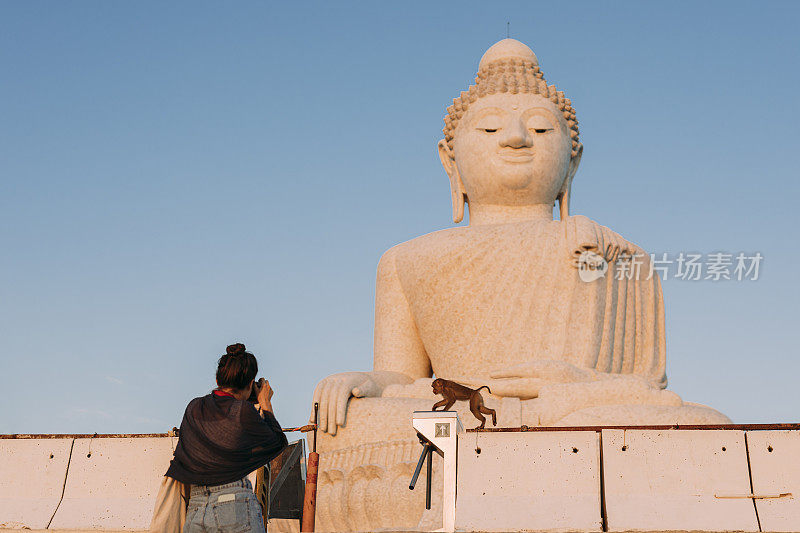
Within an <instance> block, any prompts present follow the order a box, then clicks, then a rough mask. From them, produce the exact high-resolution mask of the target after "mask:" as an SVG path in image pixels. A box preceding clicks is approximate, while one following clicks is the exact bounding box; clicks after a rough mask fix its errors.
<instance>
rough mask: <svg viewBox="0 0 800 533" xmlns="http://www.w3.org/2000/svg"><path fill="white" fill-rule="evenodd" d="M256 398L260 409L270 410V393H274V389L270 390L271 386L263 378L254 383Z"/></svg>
mask: <svg viewBox="0 0 800 533" xmlns="http://www.w3.org/2000/svg"><path fill="white" fill-rule="evenodd" d="M255 387H256V391H257V393H256V394H257V395H256V397H257V398H258V406H259V407H260V408H261V410H262V411H269V412H270V413H271V412H272V395H273V394H275V391H274V390H272V387H271V386H270V384H269V381H267V380H266V379H264V378H261V379H259V380H258V382H257V383H256V384H255Z"/></svg>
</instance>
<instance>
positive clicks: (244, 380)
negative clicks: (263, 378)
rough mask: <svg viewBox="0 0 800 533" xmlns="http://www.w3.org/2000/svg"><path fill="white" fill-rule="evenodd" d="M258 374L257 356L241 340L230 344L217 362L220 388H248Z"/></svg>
mask: <svg viewBox="0 0 800 533" xmlns="http://www.w3.org/2000/svg"><path fill="white" fill-rule="evenodd" d="M257 374H258V361H256V356H255V355H253V354H251V353H250V352H248V351H247V348H245V346H244V344H242V343H240V342H237V343H236V344H231V345H230V346H228V347H227V348H226V349H225V355H223V356H222V357H220V358H219V361H218V362H217V386H218V387H220V388H229V389H234V390H243V389H246V388H247V387H248V386H249V385H250V383H251V382H252V381H253V380H254V379H255V378H256V375H257Z"/></svg>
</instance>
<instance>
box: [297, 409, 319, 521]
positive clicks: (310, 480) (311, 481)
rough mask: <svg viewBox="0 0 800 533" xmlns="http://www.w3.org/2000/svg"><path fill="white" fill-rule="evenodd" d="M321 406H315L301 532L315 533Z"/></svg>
mask: <svg viewBox="0 0 800 533" xmlns="http://www.w3.org/2000/svg"><path fill="white" fill-rule="evenodd" d="M318 415H319V404H318V403H315V404H314V444H313V448H312V451H310V452H309V453H308V464H307V465H306V492H305V496H304V497H303V521H302V523H301V525H300V531H302V532H313V531H314V518H315V517H314V515H315V514H316V512H317V472H318V471H319V454H318V453H317V428H316V426H317V424H318V423H319V421H318V418H319V416H318Z"/></svg>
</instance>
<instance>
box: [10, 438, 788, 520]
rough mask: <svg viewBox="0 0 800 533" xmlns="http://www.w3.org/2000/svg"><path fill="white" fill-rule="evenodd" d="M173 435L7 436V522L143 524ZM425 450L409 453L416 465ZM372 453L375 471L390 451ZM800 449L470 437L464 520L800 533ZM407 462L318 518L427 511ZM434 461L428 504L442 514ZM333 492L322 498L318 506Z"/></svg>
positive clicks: (463, 471) (462, 485) (757, 442)
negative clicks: (387, 486)
mask: <svg viewBox="0 0 800 533" xmlns="http://www.w3.org/2000/svg"><path fill="white" fill-rule="evenodd" d="M175 442H176V439H174V438H170V437H161V438H118V439H117V438H106V439H83V438H78V439H0V530H1V529H23V528H24V529H31V530H44V529H48V527H49V530H50V531H53V530H69V531H72V532H77V531H87V530H93V531H97V530H105V531H112V530H125V531H144V530H146V529H147V528H148V526H149V522H150V514H151V512H152V509H153V504H154V500H155V497H156V493H157V489H158V486H159V483H160V481H161V476H162V475H163V473H164V472H165V471H166V468H167V465H168V463H169V460H170V458H171V457H172V450H173V447H174V445H175ZM476 448H480V450H481V452H480V453H477V452H476ZM419 450H421V448H419V445H416V447H412V448H411V449H408V450H405V449H403V452H404V453H405V454H406V455H408V458H409V460H410V461H415V459H416V456H417V454H418V451H419ZM575 450H577V451H575ZM367 452H369V450H365V454H364V458H366V459H368V462H375V463H376V464H375V469H376V470H377V469H378V467H380V466H381V465H380V464H378V462H379V460H380V458H381V457H382V455H380V454H378V455H374V454H372V453H367ZM798 457H800V431H798V430H790V431H739V430H735V431H734V430H698V431H691V430H690V431H687V430H642V429H627V430H616V429H612V430H603V431H602V432H601V433H597V432H594V431H588V432H587V431H551V432H530V433H479V434H477V435H476V434H475V433H467V434H465V435H462V437H461V438H460V441H459V451H458V481H457V486H458V487H457V489H458V500H457V504H456V524H457V526H458V528H459V530H467V531H469V530H472V531H493V530H494V531H497V530H503V531H512V530H515V529H516V530H522V529H525V530H528V531H536V530H540V531H544V530H550V531H554V530H562V531H564V530H570V531H602V529H603V527H605V528H606V529H607V530H608V531H672V530H683V531H687V530H688V531H700V530H705V531H759V530H760V531H800V461H798ZM437 459H438V457H437ZM373 460H374V461H373ZM408 466H409V468H406V469H404V470H403V471H402V472H398V473H395V474H396V475H395V476H394V477H393V479H394V480H395V482H394V483H393V484H392V486H391V490H389V491H373V490H371V488H372V486H373V485H374V483H375V481H376V480H377V479H378V478H376V477H374V476H373V475H372V474H370V473H369V472H366V471H365V473H364V475H363V476H362V477H359V478H358V479H357V480H356V482H355V483H357V486H354V487H352V488H353V490H355V492H356V493H357V494H360V495H362V496H361V497H362V500H363V501H362V500H358V499H356V500H351V501H349V502H348V505H346V506H344V507H343V508H341V509H337V510H336V513H333V512H332V510H330V509H328V514H330V516H337V517H339V519H341V520H336V521H331V522H330V523H323V524H322V525H323V526H326V529H334V530H347V529H349V528H348V527H347V524H348V523H349V519H348V517H349V516H350V515H353V516H355V515H359V516H360V515H362V514H363V515H364V516H366V517H367V518H365V520H368V521H369V522H375V523H378V524H380V525H381V526H383V527H389V528H392V529H406V530H407V529H408V527H407V526H406V527H404V526H403V524H401V523H400V522H401V521H398V522H397V523H396V524H389V523H388V522H387V521H390V520H389V519H390V518H393V519H396V518H397V517H396V516H395V513H393V511H392V509H393V508H394V507H396V504H397V503H398V501H401V500H403V499H406V498H409V497H414V499H415V502H418V505H419V507H420V511H421V510H422V509H423V508H424V497H423V493H424V488H423V487H424V480H423V481H421V483H420V489H419V490H417V491H415V492H413V493H411V492H410V491H408V485H407V483H408V480H409V479H410V477H411V470H413V464H410V465H408ZM435 466H436V468H435V469H434V471H435V475H434V487H435V490H434V509H433V510H432V511H430V512H429V513H432V514H436V515H438V516H441V507H440V505H441V503H440V500H441V499H440V498H438V500H439V501H437V497H436V496H437V495H436V491H441V490H442V489H441V487H442V486H441V483H442V480H441V477H440V476H439V475H438V470H439V468H438V462H436V461H435ZM354 479H355V478H354ZM340 483H349V481H342V480H340ZM356 489H357V490H356ZM327 495H328V492H326V491H321V492H320V493H319V495H318V501H319V506H320V509H326V500H327V499H328V498H327ZM420 498H423V499H422V500H420ZM328 503H329V502H328ZM437 504H438V505H439V507H438V508H437ZM276 525H277V524H276ZM293 526H294V524H293ZM342 526H344V527H342ZM398 526H399V527H398ZM278 529H283V528H280V527H279V528H278Z"/></svg>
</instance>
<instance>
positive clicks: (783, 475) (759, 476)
mask: <svg viewBox="0 0 800 533" xmlns="http://www.w3.org/2000/svg"><path fill="white" fill-rule="evenodd" d="M747 448H748V451H749V452H750V470H751V474H752V479H753V494H754V495H756V496H780V495H781V494H787V493H788V494H791V496H781V497H779V498H772V497H767V498H759V499H756V507H757V508H758V518H759V521H760V522H761V530H762V531H800V431H748V432H747Z"/></svg>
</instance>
